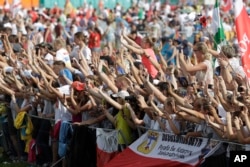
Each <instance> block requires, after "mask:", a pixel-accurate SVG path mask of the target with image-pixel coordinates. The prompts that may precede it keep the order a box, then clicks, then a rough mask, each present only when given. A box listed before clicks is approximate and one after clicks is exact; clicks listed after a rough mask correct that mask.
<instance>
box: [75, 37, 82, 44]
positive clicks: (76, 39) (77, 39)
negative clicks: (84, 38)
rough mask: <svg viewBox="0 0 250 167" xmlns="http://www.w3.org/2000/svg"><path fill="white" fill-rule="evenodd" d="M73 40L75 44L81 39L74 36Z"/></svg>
mask: <svg viewBox="0 0 250 167" xmlns="http://www.w3.org/2000/svg"><path fill="white" fill-rule="evenodd" d="M74 42H75V44H76V45H79V44H80V42H81V41H80V40H79V38H77V37H75V38H74Z"/></svg>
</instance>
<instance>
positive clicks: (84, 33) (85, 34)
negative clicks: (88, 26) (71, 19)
mask: <svg viewBox="0 0 250 167" xmlns="http://www.w3.org/2000/svg"><path fill="white" fill-rule="evenodd" d="M83 35H84V36H85V37H87V38H88V37H89V32H88V31H87V30H83Z"/></svg>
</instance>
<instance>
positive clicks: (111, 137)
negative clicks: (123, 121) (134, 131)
mask: <svg viewBox="0 0 250 167" xmlns="http://www.w3.org/2000/svg"><path fill="white" fill-rule="evenodd" d="M117 141H118V131H116V130H114V131H111V132H105V131H103V130H102V129H100V128H97V129H96V145H97V148H96V154H97V157H96V161H97V164H96V166H97V167H103V166H104V165H106V164H107V163H108V162H109V161H110V160H111V159H113V158H114V157H115V156H116V155H117V154H118V143H117Z"/></svg>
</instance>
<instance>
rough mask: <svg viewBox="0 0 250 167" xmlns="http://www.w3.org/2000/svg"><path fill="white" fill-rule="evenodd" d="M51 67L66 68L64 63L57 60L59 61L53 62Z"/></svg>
mask: <svg viewBox="0 0 250 167" xmlns="http://www.w3.org/2000/svg"><path fill="white" fill-rule="evenodd" d="M53 65H59V66H61V65H62V66H64V67H65V66H66V65H65V63H64V62H63V61H60V60H59V61H55V62H54V63H53Z"/></svg>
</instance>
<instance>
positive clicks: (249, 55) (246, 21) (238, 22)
mask: <svg viewBox="0 0 250 167" xmlns="http://www.w3.org/2000/svg"><path fill="white" fill-rule="evenodd" d="M234 6H235V8H234V13H235V26H236V33H237V39H238V42H239V47H240V53H241V56H242V65H243V68H244V71H245V72H246V75H247V77H248V78H250V31H249V27H250V18H249V17H248V14H247V11H246V8H245V7H244V4H243V2H242V0H236V1H235V4H234Z"/></svg>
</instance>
